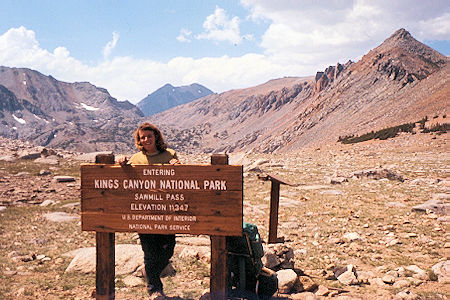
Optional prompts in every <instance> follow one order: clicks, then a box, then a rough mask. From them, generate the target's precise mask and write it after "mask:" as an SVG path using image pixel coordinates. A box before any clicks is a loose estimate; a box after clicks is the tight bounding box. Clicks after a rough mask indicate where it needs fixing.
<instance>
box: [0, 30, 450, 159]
mask: <svg viewBox="0 0 450 300" xmlns="http://www.w3.org/2000/svg"><path fill="white" fill-rule="evenodd" d="M449 73H450V66H449V58H448V57H446V56H444V55H442V54H440V53H439V52H437V51H435V50H433V49H432V48H430V47H428V46H426V45H424V44H422V43H420V42H419V41H417V40H415V39H414V38H413V37H412V36H411V35H410V34H409V32H407V31H406V30H405V29H399V30H397V31H396V32H395V33H393V34H392V35H391V36H390V37H388V38H387V39H386V40H385V41H384V42H383V43H382V44H380V45H379V46H378V47H376V48H374V49H372V50H370V51H369V52H368V53H367V54H365V55H364V56H362V58H361V59H360V60H359V61H357V62H352V61H348V62H346V63H343V64H341V63H337V64H336V65H334V66H329V67H328V68H326V69H325V70H323V71H318V72H317V73H316V74H315V76H307V77H284V78H276V79H273V80H269V81H267V82H265V83H263V84H260V85H257V86H253V87H249V88H244V89H235V90H230V91H226V92H223V93H220V94H216V93H212V94H209V95H207V96H205V97H201V98H198V99H196V100H193V101H191V102H189V103H186V104H181V105H178V106H175V107H172V108H170V109H168V110H165V111H163V112H160V113H157V114H155V115H152V116H150V117H145V116H144V114H143V113H142V111H141V110H139V108H138V107H137V106H134V105H133V104H131V103H129V102H119V101H117V100H116V99H115V98H113V97H112V96H111V95H110V94H109V93H108V91H107V90H106V89H103V88H99V87H96V86H94V85H92V84H90V83H88V82H76V83H66V82H61V81H58V80H56V79H54V78H53V77H52V76H45V75H43V74H40V73H39V72H37V71H33V70H30V69H25V68H7V67H0V100H1V101H0V122H1V123H2V127H1V128H0V135H2V136H5V137H10V138H19V139H24V140H29V141H33V142H34V143H36V144H38V145H43V146H47V145H48V146H50V147H60V148H65V149H72V150H78V151H105V150H112V151H115V152H119V153H124V152H133V151H135V150H134V145H133V139H132V132H133V131H134V129H135V128H136V126H137V125H138V124H139V123H141V122H143V121H150V122H153V123H155V124H156V125H157V126H159V127H160V128H161V129H162V131H163V132H164V134H165V137H166V139H167V141H168V143H169V145H170V146H171V147H172V148H175V149H176V150H177V151H179V152H185V153H192V152H207V153H210V152H236V151H247V152H248V151H252V152H262V153H269V152H291V151H299V150H301V149H302V148H304V147H320V146H321V145H324V144H330V143H331V144H333V143H336V141H337V140H338V138H339V137H340V136H348V135H358V134H362V133H365V132H370V131H371V130H379V129H382V128H384V127H388V126H396V125H400V124H402V123H406V122H414V121H418V120H419V119H420V118H423V117H425V116H432V115H436V114H439V115H444V114H446V113H447V112H448V109H449V104H448V99H449V96H450V84H449V78H450V76H449ZM164 87H165V89H173V88H174V87H173V86H171V85H169V84H168V85H165V86H164Z"/></svg>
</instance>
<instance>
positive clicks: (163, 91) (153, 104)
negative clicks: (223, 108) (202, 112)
mask: <svg viewBox="0 0 450 300" xmlns="http://www.w3.org/2000/svg"><path fill="white" fill-rule="evenodd" d="M212 93H213V91H211V90H210V89H208V88H206V87H204V86H203V85H201V84H198V83H193V84H190V85H184V86H179V87H174V86H173V85H171V84H169V83H167V84H165V85H164V86H162V87H160V88H159V89H157V90H156V91H154V92H153V93H151V94H149V95H148V96H147V97H145V98H144V99H142V100H141V101H139V102H138V103H137V104H136V106H137V107H138V108H139V109H140V110H141V111H142V112H143V113H144V115H145V116H151V115H154V114H157V113H159V112H162V111H164V110H167V109H169V108H172V107H175V106H178V105H181V104H185V103H188V102H191V101H193V100H196V99H198V98H202V97H205V96H208V95H210V94H212Z"/></svg>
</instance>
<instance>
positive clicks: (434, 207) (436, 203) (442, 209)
mask: <svg viewBox="0 0 450 300" xmlns="http://www.w3.org/2000/svg"><path fill="white" fill-rule="evenodd" d="M449 208H450V204H446V203H444V202H442V201H441V200H435V199H431V200H428V201H427V202H425V203H422V204H419V205H416V206H414V207H413V208H412V210H413V211H423V212H426V211H427V210H430V211H432V212H434V213H436V214H442V215H447V214H448V210H449Z"/></svg>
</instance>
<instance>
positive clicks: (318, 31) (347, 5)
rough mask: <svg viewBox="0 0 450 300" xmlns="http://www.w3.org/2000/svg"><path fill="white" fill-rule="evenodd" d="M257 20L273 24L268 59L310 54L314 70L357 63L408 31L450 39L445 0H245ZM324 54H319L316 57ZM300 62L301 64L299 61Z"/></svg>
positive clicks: (266, 40)
mask: <svg viewBox="0 0 450 300" xmlns="http://www.w3.org/2000/svg"><path fill="white" fill-rule="evenodd" d="M241 3H242V4H243V5H244V6H245V7H247V8H248V9H249V10H250V11H251V13H250V16H251V19H253V20H260V19H262V20H265V21H266V22H268V23H269V24H270V25H269V27H268V29H267V30H266V32H265V33H264V34H263V36H262V40H261V44H260V45H261V47H263V48H264V49H265V53H266V55H269V56H274V57H275V56H277V57H280V58H283V59H285V60H289V59H291V60H292V63H298V64H302V63H305V62H306V61H304V60H303V59H305V58H306V59H308V58H310V57H311V56H313V57H314V58H315V61H314V62H312V63H314V64H315V65H316V66H318V67H319V66H326V65H329V64H334V63H336V62H338V61H340V62H343V61H346V60H348V59H352V60H354V59H357V58H358V57H360V56H361V55H362V54H365V53H366V52H368V51H369V50H371V49H372V48H374V47H376V46H377V45H379V44H380V43H381V42H383V40H384V39H386V38H387V37H388V36H389V35H390V34H392V33H394V32H395V31H396V30H398V29H400V28H405V29H406V30H408V31H409V32H411V34H412V35H413V36H414V37H415V38H417V39H419V40H421V41H423V40H430V39H446V40H448V39H449V34H450V18H449V14H450V6H449V5H448V2H447V1H445V0H436V1H421V0H414V1H412V0H396V1H391V0H377V1H371V0H356V1H353V0H330V1H327V2H326V5H324V4H323V3H322V2H321V1H315V0H304V1H290V0H279V1H271V0H241ZM316 54H320V55H316ZM298 59H300V60H298Z"/></svg>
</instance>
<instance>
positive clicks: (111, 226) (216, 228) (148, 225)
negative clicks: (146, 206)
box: [82, 213, 242, 236]
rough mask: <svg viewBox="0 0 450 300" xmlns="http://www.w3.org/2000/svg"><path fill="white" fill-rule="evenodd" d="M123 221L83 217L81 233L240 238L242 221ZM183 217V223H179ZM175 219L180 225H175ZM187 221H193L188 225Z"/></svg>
mask: <svg viewBox="0 0 450 300" xmlns="http://www.w3.org/2000/svg"><path fill="white" fill-rule="evenodd" d="M123 217H124V215H123V214H107V215H105V214H99V213H84V215H83V221H84V223H83V224H82V226H83V230H86V231H98V232H100V231H101V232H139V233H157V234H175V233H182V234H207V235H220V236H235V235H242V221H241V218H240V217H236V218H234V219H233V222H231V221H229V219H228V218H220V217H214V216H210V217H196V216H169V215H126V216H125V218H128V217H129V218H130V220H122V218H123ZM182 217H185V218H186V219H185V220H182V219H181V218H182ZM133 218H134V219H135V220H133ZM150 218H153V219H150ZM168 218H170V219H168ZM176 218H178V219H179V220H180V221H175V220H176ZM189 218H192V219H191V221H190V220H189ZM136 219H138V220H136Z"/></svg>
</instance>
